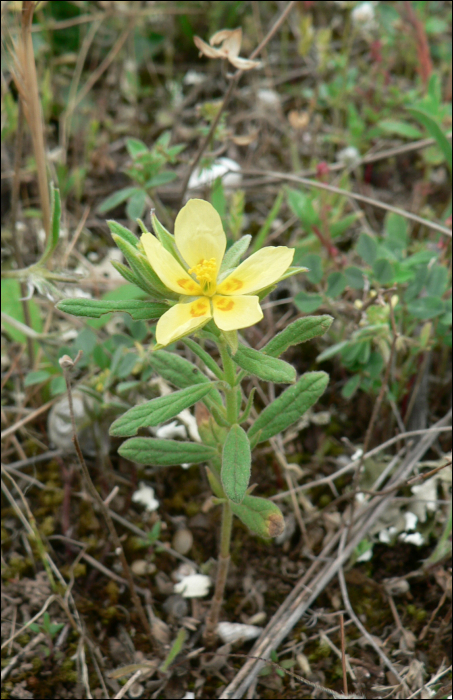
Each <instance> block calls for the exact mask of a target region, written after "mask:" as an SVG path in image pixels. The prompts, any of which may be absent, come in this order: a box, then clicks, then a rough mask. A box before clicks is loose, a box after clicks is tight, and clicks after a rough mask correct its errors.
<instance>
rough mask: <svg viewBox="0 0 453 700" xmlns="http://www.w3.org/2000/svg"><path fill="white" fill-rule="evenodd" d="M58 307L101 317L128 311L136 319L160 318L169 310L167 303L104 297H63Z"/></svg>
mask: <svg viewBox="0 0 453 700" xmlns="http://www.w3.org/2000/svg"><path fill="white" fill-rule="evenodd" d="M57 308H58V309H59V310H60V311H64V312H65V313H67V314H72V315H73V316H88V317H89V318H100V317H101V316H102V315H103V314H108V313H111V312H126V313H128V314H130V315H131V316H132V318H133V319H135V320H136V321H138V320H148V319H154V318H160V317H161V316H162V314H164V313H165V312H166V311H168V305H167V304H156V303H153V302H150V301H141V300H138V299H135V300H134V299H131V300H129V301H103V300H102V299H82V298H77V299H63V300H62V301H60V302H58V304H57Z"/></svg>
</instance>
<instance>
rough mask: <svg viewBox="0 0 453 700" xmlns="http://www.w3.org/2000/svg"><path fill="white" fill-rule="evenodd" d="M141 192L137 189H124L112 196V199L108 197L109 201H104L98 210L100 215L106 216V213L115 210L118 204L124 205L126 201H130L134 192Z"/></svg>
mask: <svg viewBox="0 0 453 700" xmlns="http://www.w3.org/2000/svg"><path fill="white" fill-rule="evenodd" d="M139 191H140V190H138V188H137V187H123V189H122V190H118V192H115V193H114V194H112V195H110V197H107V199H104V201H103V202H101V204H99V206H98V208H97V212H98V214H104V213H105V212H106V211H109V210H110V209H114V208H115V207H117V206H118V204H122V203H123V202H125V201H126V199H129V197H131V196H132V195H133V194H134V192H139Z"/></svg>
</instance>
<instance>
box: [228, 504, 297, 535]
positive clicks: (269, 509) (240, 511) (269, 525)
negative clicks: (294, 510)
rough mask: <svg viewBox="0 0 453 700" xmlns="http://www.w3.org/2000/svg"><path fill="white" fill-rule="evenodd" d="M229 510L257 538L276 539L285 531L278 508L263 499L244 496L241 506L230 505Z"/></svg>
mask: <svg viewBox="0 0 453 700" xmlns="http://www.w3.org/2000/svg"><path fill="white" fill-rule="evenodd" d="M231 510H232V511H233V513H234V514H235V515H236V516H237V517H238V518H239V520H241V521H242V522H243V523H244V525H246V526H247V527H248V528H249V530H251V531H252V532H254V533H255V534H256V535H258V536H259V537H278V535H281V534H282V532H283V531H284V529H285V520H284V518H283V515H282V512H281V510H280V508H278V506H276V505H275V503H272V501H267V500H266V499H265V498H257V497H256V496H245V497H244V500H243V501H242V503H241V504H237V503H231Z"/></svg>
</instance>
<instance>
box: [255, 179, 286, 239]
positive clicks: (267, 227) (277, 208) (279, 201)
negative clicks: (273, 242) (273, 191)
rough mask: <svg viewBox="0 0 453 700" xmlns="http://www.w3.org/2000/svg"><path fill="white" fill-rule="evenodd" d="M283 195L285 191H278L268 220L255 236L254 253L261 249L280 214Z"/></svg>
mask: <svg viewBox="0 0 453 700" xmlns="http://www.w3.org/2000/svg"><path fill="white" fill-rule="evenodd" d="M283 197H284V192H283V190H280V192H279V193H278V195H277V197H276V199H275V202H274V204H273V205H272V209H271V210H270V212H269V214H268V215H267V217H266V221H265V222H264V224H263V225H262V227H261V229H260V230H259V231H258V233H257V234H256V236H255V239H254V241H253V246H252V253H256V252H257V251H258V250H260V249H261V248H262V247H263V245H264V243H265V241H266V238H267V235H268V233H269V231H270V229H271V226H272V224H273V223H274V221H275V219H276V218H277V216H278V213H279V211H280V209H281V206H282V204H283Z"/></svg>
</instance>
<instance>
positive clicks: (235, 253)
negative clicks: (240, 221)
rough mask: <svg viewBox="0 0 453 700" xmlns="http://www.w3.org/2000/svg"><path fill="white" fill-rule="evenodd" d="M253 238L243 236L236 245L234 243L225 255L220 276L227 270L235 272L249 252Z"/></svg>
mask: <svg viewBox="0 0 453 700" xmlns="http://www.w3.org/2000/svg"><path fill="white" fill-rule="evenodd" d="M251 240H252V237H251V236H250V235H248V234H247V235H246V236H242V237H241V238H240V239H239V240H238V241H236V243H233V245H232V246H231V248H228V250H227V252H226V253H225V255H224V257H223V260H222V265H221V266H220V274H222V273H223V272H226V271H227V270H233V269H234V268H235V267H236V266H237V265H238V263H239V261H240V259H241V258H242V256H243V255H244V253H245V252H246V251H247V249H248V247H249V245H250V241H251Z"/></svg>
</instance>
